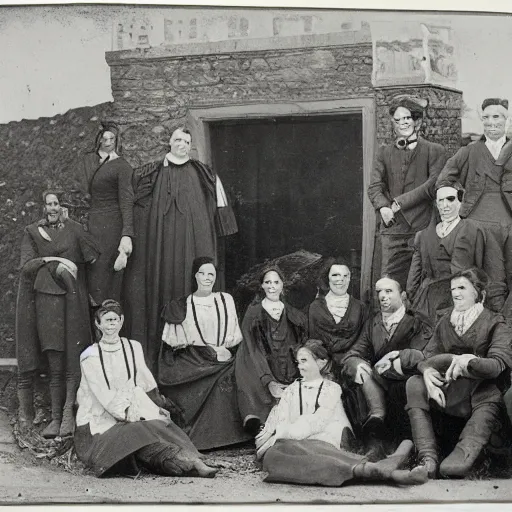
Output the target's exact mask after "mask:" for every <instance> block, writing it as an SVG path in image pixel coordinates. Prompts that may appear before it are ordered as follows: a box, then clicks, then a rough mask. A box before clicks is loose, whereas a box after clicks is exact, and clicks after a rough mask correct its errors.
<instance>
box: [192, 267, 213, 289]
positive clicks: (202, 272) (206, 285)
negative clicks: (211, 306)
mask: <svg viewBox="0 0 512 512" xmlns="http://www.w3.org/2000/svg"><path fill="white" fill-rule="evenodd" d="M216 277H217V271H216V270H215V267H214V266H213V265H212V264H211V263H205V264H204V265H201V266H200V267H199V270H198V271H197V272H196V281H197V289H198V290H211V289H212V288H213V285H214V284H215V279H216Z"/></svg>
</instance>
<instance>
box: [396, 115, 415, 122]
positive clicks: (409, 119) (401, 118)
mask: <svg viewBox="0 0 512 512" xmlns="http://www.w3.org/2000/svg"><path fill="white" fill-rule="evenodd" d="M411 120H412V116H403V117H399V118H398V119H397V118H396V117H393V121H394V122H395V123H396V124H398V123H400V121H411Z"/></svg>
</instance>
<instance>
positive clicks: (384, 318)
mask: <svg viewBox="0 0 512 512" xmlns="http://www.w3.org/2000/svg"><path fill="white" fill-rule="evenodd" d="M375 289H376V291H377V296H378V300H379V304H380V313H378V314H377V315H375V316H374V317H373V318H370V319H369V320H367V321H366V323H365V326H364V327H363V330H362V332H361V334H360V336H359V338H358V340H357V341H356V342H355V344H354V345H353V347H352V348H351V350H350V351H349V352H348V353H347V355H346V357H345V359H344V360H343V363H342V376H343V378H344V380H345V382H347V383H348V385H349V386H351V387H356V388H357V393H356V394H353V396H354V397H355V399H357V400H358V401H359V403H358V404H357V410H359V411H360V412H361V414H360V418H358V421H359V422H360V424H361V425H362V430H363V434H364V435H365V437H368V436H369V437H372V436H374V435H375V434H376V433H377V432H379V433H380V432H382V429H383V427H384V418H385V417H386V395H388V398H390V400H388V403H393V404H394V405H395V406H396V407H397V412H398V414H399V411H401V410H403V406H404V405H405V381H406V380H407V378H408V377H409V376H410V375H412V374H413V373H414V372H415V370H416V365H417V364H418V363H419V362H420V361H422V360H423V352H422V351H423V350H424V348H425V347H426V345H427V343H428V341H429V339H430V336H431V334H432V328H431V325H430V323H429V321H428V320H427V319H426V318H425V317H424V316H423V315H420V314H418V313H414V312H412V311H408V310H406V308H405V305H404V302H403V301H404V299H405V293H404V292H403V291H402V290H401V287H400V284H399V283H398V282H397V281H395V280H394V279H390V278H388V277H384V278H382V279H379V281H377V283H376V285H375ZM361 392H362V393H361ZM361 395H363V396H361ZM366 411H367V414H365V412H366ZM398 420H400V419H399V418H398ZM397 426H398V425H397ZM356 430H357V427H356ZM395 430H396V429H395Z"/></svg>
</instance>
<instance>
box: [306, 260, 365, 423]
mask: <svg viewBox="0 0 512 512" xmlns="http://www.w3.org/2000/svg"><path fill="white" fill-rule="evenodd" d="M349 285H350V270H349V268H348V266H347V264H346V263H345V262H344V261H343V260H342V259H339V258H329V259H328V260H327V262H326V264H325V266H324V268H323V270H322V272H321V274H320V279H319V282H318V289H319V294H318V297H317V298H316V299H315V300H314V301H313V302H312V303H311V305H310V306H309V312H308V316H309V322H308V332H309V337H310V338H315V339H318V340H320V341H322V343H323V344H324V346H325V347H326V348H327V350H328V351H329V353H330V355H331V357H332V362H333V374H334V378H335V380H336V382H338V383H339V384H342V381H341V362H342V361H343V358H344V357H345V356H346V355H347V352H348V351H349V350H350V349H351V348H352V345H353V344H354V343H355V342H356V340H357V338H358V336H359V334H360V333H361V329H362V328H363V325H364V321H365V319H366V307H365V305H364V304H363V303H362V302H361V301H359V300H357V299H355V298H354V297H352V296H351V295H349V294H348V288H349ZM346 398H347V397H346V395H345V394H344V395H343V401H344V405H345V407H346V408H347V406H348V405H349V404H347V403H345V399H346ZM352 402H354V403H356V402H357V400H355V401H354V400H352V401H350V403H352ZM348 411H350V407H348ZM350 416H351V414H350V412H349V417H350ZM351 420H352V418H351Z"/></svg>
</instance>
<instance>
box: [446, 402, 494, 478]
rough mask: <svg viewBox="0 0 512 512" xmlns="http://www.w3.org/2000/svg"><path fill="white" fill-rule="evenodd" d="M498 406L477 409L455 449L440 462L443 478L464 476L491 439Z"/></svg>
mask: <svg viewBox="0 0 512 512" xmlns="http://www.w3.org/2000/svg"><path fill="white" fill-rule="evenodd" d="M498 416H499V406H498V404H496V403H489V404H483V405H480V406H479V407H477V408H476V409H475V410H474V411H473V414H472V415H471V418H469V420H468V422H467V423H466V426H465V427H464V429H463V430H462V432H461V434H460V437H459V442H458V443H457V445H456V446H455V449H454V450H453V451H452V453H450V455H448V457H446V459H444V460H443V462H441V466H440V467H439V472H440V473H441V475H442V476H445V477H460V478H462V477H464V476H466V475H467V474H468V473H469V471H470V470H471V468H472V467H473V464H474V462H475V460H476V459H477V458H478V456H479V455H480V452H481V451H482V449H483V447H484V446H485V445H486V444H487V443H488V441H489V438H490V437H491V433H492V427H493V424H494V423H495V422H496V421H499V420H498Z"/></svg>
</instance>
